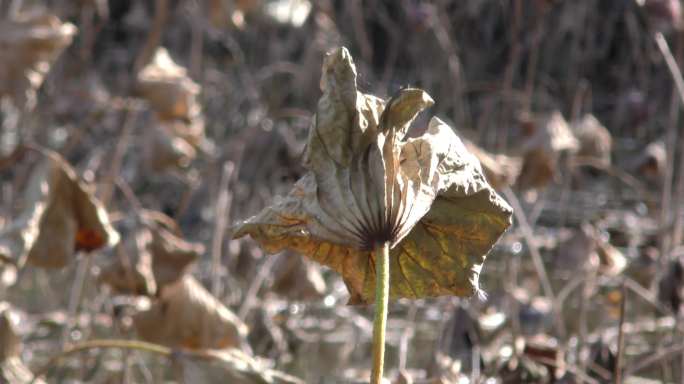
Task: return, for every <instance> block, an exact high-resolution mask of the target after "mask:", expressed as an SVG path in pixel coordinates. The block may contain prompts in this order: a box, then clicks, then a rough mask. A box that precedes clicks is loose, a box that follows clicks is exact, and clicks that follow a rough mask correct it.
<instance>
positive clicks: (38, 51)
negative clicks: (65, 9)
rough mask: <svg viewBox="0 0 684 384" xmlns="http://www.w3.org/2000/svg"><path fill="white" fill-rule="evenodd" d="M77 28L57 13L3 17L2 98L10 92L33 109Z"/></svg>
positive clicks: (23, 105) (20, 104) (0, 48)
mask: <svg viewBox="0 0 684 384" xmlns="http://www.w3.org/2000/svg"><path fill="white" fill-rule="evenodd" d="M76 32H77V29H76V27H75V26H74V25H73V24H70V23H62V22H61V21H60V20H59V18H57V17H56V16H53V15H40V14H21V15H19V16H18V17H16V18H15V19H10V20H2V21H0V51H2V52H11V54H9V55H3V57H2V59H1V61H2V65H0V98H1V97H2V96H9V97H10V98H12V100H13V101H14V103H15V105H17V106H18V107H20V108H26V109H31V108H32V107H33V105H34V104H35V96H36V94H35V93H36V90H37V89H38V88H39V87H40V86H41V84H42V83H43V79H44V78H45V75H46V74H47V72H48V71H49V70H50V66H51V65H52V63H53V62H54V61H55V59H56V58H57V57H58V56H59V54H60V53H61V52H62V51H63V50H64V49H65V48H66V47H67V46H69V45H70V44H71V41H72V39H73V37H74V35H75V34H76Z"/></svg>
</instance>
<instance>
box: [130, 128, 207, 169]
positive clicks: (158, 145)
mask: <svg viewBox="0 0 684 384" xmlns="http://www.w3.org/2000/svg"><path fill="white" fill-rule="evenodd" d="M151 125H152V127H151V129H149V130H147V133H146V135H145V146H146V148H145V152H144V154H143V157H144V160H145V163H146V164H147V166H148V167H149V168H150V169H151V170H153V171H163V170H166V169H169V168H171V169H173V168H186V167H187V166H188V165H190V163H191V162H192V161H193V160H194V159H195V158H196V157H197V149H196V146H195V145H193V144H192V143H195V142H198V141H199V140H201V138H199V139H198V138H197V137H196V136H191V135H187V138H186V137H184V136H183V135H179V134H178V132H188V131H190V132H191V131H192V128H188V127H189V126H190V125H192V123H188V122H186V121H182V120H158V119H157V118H156V117H153V119H152V123H151ZM188 138H190V139H191V140H192V142H190V141H188Z"/></svg>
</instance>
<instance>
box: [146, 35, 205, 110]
mask: <svg viewBox="0 0 684 384" xmlns="http://www.w3.org/2000/svg"><path fill="white" fill-rule="evenodd" d="M137 80H138V86H137V91H138V92H139V94H140V95H141V96H142V97H143V98H145V99H147V101H149V102H150V104H151V105H152V109H154V110H155V111H156V112H157V114H158V115H159V117H160V118H161V119H162V120H171V119H184V120H190V119H193V118H195V117H196V116H197V115H199V113H200V106H199V104H198V103H197V94H198V93H199V91H200V87H199V85H198V84H197V83H195V82H194V81H192V79H190V77H188V75H187V71H186V69H185V68H183V67H181V66H179V65H178V64H176V63H175V62H174V61H173V59H171V56H169V53H168V51H167V50H166V49H165V48H158V49H157V51H156V52H155V54H154V58H153V59H152V62H151V63H150V64H148V65H147V66H146V67H145V68H143V69H142V70H141V71H140V73H139V74H138V79H137Z"/></svg>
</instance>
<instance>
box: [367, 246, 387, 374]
mask: <svg viewBox="0 0 684 384" xmlns="http://www.w3.org/2000/svg"><path fill="white" fill-rule="evenodd" d="M374 252H375V276H376V280H375V320H374V321H373V370H372V374H371V384H380V383H381V382H382V371H383V365H384V362H385V328H386V327H387V304H388V302H389V243H387V242H385V243H382V244H378V245H376V247H375V251H374Z"/></svg>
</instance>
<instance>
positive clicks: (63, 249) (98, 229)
mask: <svg viewBox="0 0 684 384" xmlns="http://www.w3.org/2000/svg"><path fill="white" fill-rule="evenodd" d="M25 195H26V196H27V200H26V201H27V203H26V206H27V207H28V208H27V209H26V211H25V212H24V213H23V214H22V215H21V216H20V217H19V218H18V219H17V220H16V221H15V222H14V223H12V225H10V226H9V227H8V228H7V229H5V230H3V231H2V232H1V233H0V245H1V244H5V249H8V250H9V251H10V253H11V255H9V257H10V258H11V259H13V260H14V262H15V264H16V265H23V262H24V260H27V261H28V262H29V263H31V264H33V265H35V266H38V267H43V268H61V267H64V266H65V265H66V264H67V263H68V262H69V261H70V260H71V258H72V257H73V255H74V253H75V252H77V251H85V252H90V251H93V250H96V249H99V248H101V247H104V246H111V245H114V244H115V243H116V242H118V241H119V234H118V233H117V232H116V231H115V230H114V228H112V226H111V224H110V223H109V218H108V216H107V211H106V210H105V209H104V207H102V204H101V203H100V202H99V201H98V200H97V199H96V198H95V196H94V195H93V193H92V191H91V190H90V188H89V186H88V185H86V184H85V183H84V182H83V181H82V180H81V179H80V178H79V177H78V176H77V175H76V172H75V171H74V170H73V168H71V166H70V165H69V164H68V163H67V162H66V161H65V160H64V159H63V158H62V157H60V156H59V155H58V154H56V153H47V154H46V159H45V161H44V162H43V163H41V164H39V165H38V166H37V167H36V169H35V170H34V171H33V174H32V175H31V180H30V182H29V185H28V187H27V190H26V192H25ZM0 248H2V247H0Z"/></svg>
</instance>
